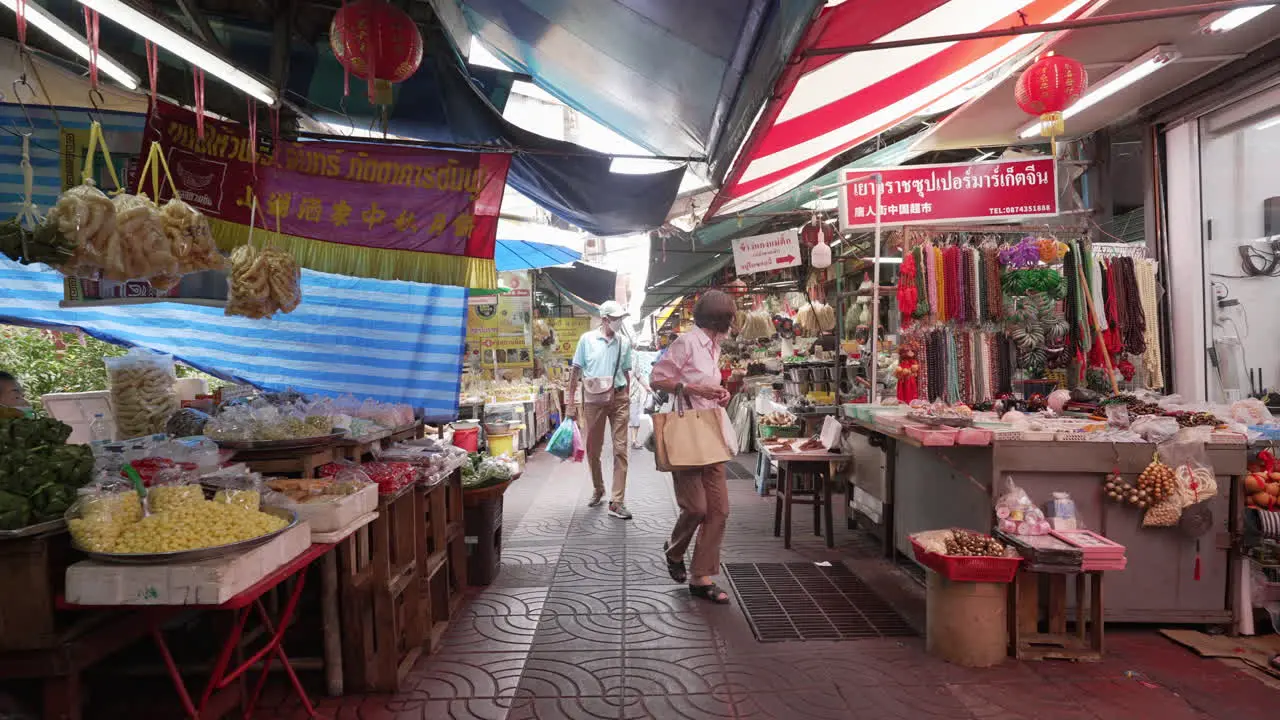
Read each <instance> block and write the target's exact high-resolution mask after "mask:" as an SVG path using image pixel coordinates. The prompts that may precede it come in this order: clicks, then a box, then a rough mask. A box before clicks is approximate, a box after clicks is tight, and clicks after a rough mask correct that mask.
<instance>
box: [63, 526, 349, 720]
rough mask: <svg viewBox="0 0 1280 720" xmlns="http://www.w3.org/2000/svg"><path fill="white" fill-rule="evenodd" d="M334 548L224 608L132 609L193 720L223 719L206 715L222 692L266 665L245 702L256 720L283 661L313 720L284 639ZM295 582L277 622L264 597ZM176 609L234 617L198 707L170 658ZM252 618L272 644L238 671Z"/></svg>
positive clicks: (291, 565) (308, 555) (288, 566)
mask: <svg viewBox="0 0 1280 720" xmlns="http://www.w3.org/2000/svg"><path fill="white" fill-rule="evenodd" d="M333 548H334V546H333V545H326V544H313V545H311V546H310V547H308V548H307V550H305V551H304V552H302V554H300V555H298V556H297V557H295V558H294V559H293V560H290V561H289V562H287V563H285V564H284V565H281V566H280V567H279V568H277V569H276V570H275V571H273V572H272V573H271V574H270V575H267V576H266V577H264V578H263V579H262V580H259V581H258V582H257V583H256V584H255V585H253V586H251V587H250V588H249V589H247V590H245V591H244V592H242V593H240V594H239V595H236V596H235V597H233V598H231V599H230V600H227V601H226V602H224V603H222V604H220V605H180V606H175V605H148V606H134V607H132V609H136V610H138V611H139V612H143V613H147V614H148V615H149V617H148V622H149V624H150V631H151V637H152V639H153V640H154V641H155V644H156V648H157V649H158V650H159V651H160V656H161V658H162V659H163V660H164V664H165V667H166V668H167V669H168V671H169V677H170V679H172V680H173V686H174V689H175V690H177V692H178V698H179V699H180V700H181V701H182V707H183V709H184V710H185V711H186V714H187V717H188V718H190V720H202V719H203V718H207V717H218V716H220V715H221V714H222V713H219V712H215V713H212V714H210V715H206V714H205V712H206V711H207V710H209V709H210V708H211V706H212V705H213V702H214V700H215V699H216V698H218V697H219V695H221V694H222V693H221V691H224V690H227V689H228V688H229V687H230V686H231V685H232V684H233V683H237V682H238V681H242V680H243V676H244V675H245V674H246V673H247V672H248V670H249V669H250V668H251V667H253V665H254V664H255V663H258V662H261V663H262V670H261V674H260V675H259V676H258V680H257V682H256V683H255V684H254V687H253V692H252V693H251V694H250V695H249V697H248V698H247V699H244V698H243V694H242V696H241V697H242V699H243V700H244V702H243V705H244V707H243V708H242V711H243V716H244V717H245V718H250V717H252V716H253V711H254V707H255V706H256V705H257V704H258V699H259V697H260V696H261V694H262V689H263V686H264V685H265V684H266V681H267V676H268V675H269V674H270V670H271V665H272V663H273V662H274V661H276V660H279V661H280V664H281V666H282V667H283V668H284V672H285V675H287V676H288V678H289V682H290V684H292V685H293V690H294V692H295V693H296V694H297V695H298V699H299V700H301V701H302V706H303V708H305V709H306V711H307V714H308V715H309V716H310V717H315V714H316V712H315V708H314V706H312V704H311V700H310V699H309V698H308V697H307V693H306V691H305V690H304V689H303V687H302V683H301V682H299V681H298V676H297V674H296V673H295V672H294V671H293V666H292V665H291V664H290V662H289V656H288V655H286V654H285V651H284V647H283V645H282V644H281V640H282V639H283V638H284V632H285V630H286V629H287V628H288V627H289V623H290V621H291V620H292V619H293V613H294V611H295V610H297V608H298V599H299V598H300V597H301V596H302V588H303V585H304V584H305V581H306V576H307V569H308V568H309V567H310V566H311V564H312V563H314V562H315V561H316V560H319V559H320V558H322V557H324V555H325V554H326V553H328V552H330V551H331V550H333ZM289 578H297V581H296V582H295V583H294V584H293V589H292V590H291V591H290V592H289V596H288V599H287V600H286V601H285V603H284V606H283V608H282V609H281V611H280V615H279V617H277V618H275V619H274V620H273V619H272V618H271V615H270V614H269V613H268V612H267V609H266V606H265V605H263V602H262V596H263V595H265V594H266V593H267V592H268V591H270V590H273V589H275V588H276V587H278V586H280V585H281V584H282V583H284V582H285V581H286V580H288V579H289ZM60 606H61V607H62V608H64V609H67V610H77V609H88V607H89V606H85V605H72V604H69V603H67V602H65V600H61V601H60ZM175 608H180V609H190V610H217V611H227V612H230V613H232V617H231V623H230V628H231V629H230V631H229V632H228V634H227V638H226V640H225V641H224V642H223V644H222V648H221V650H219V651H218V656H217V659H216V660H215V661H214V665H213V672H212V674H211V675H210V677H209V680H208V682H207V683H206V684H205V686H204V691H203V692H201V694H200V700H199V704H198V705H197V704H196V702H195V701H193V700H192V697H191V694H190V693H189V692H188V691H187V686H186V683H185V682H184V681H183V679H182V673H181V671H180V670H179V669H178V666H177V663H175V662H174V660H173V655H172V653H170V652H169V644H168V643H167V642H166V641H165V639H164V632H163V625H164V622H165V621H166V620H168V619H169V618H171V617H172V615H173V611H174V609H175ZM251 614H256V615H257V616H258V619H259V621H260V622H261V623H262V626H263V628H264V629H265V631H266V634H267V641H266V644H264V645H263V646H262V648H260V649H259V650H257V651H256V652H254V653H253V654H252V655H251V656H250V657H248V658H245V659H244V661H243V662H241V663H240V664H239V665H237V666H236V667H234V668H233V667H231V663H232V658H233V657H234V656H235V653H236V650H237V648H238V647H239V645H240V640H241V638H242V637H243V636H244V630H245V625H246V623H247V622H248V620H249V616H250V615H251ZM219 704H221V703H219Z"/></svg>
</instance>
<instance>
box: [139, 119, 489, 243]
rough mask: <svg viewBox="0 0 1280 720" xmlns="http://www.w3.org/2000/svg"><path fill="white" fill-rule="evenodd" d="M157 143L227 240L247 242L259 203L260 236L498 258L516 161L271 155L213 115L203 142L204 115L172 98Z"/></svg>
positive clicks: (379, 150) (282, 149)
mask: <svg viewBox="0 0 1280 720" xmlns="http://www.w3.org/2000/svg"><path fill="white" fill-rule="evenodd" d="M146 137H147V138H152V139H156V141H158V142H160V143H161V145H162V146H163V147H164V150H165V156H166V158H167V159H168V162H169V167H170V168H171V170H172V173H173V178H174V181H175V183H176V184H177V187H178V191H179V193H180V194H181V196H182V199H183V200H185V201H187V203H189V204H191V205H192V206H194V207H196V208H197V209H199V210H200V211H202V212H204V213H205V214H206V215H208V216H209V217H210V219H211V221H212V224H213V225H214V232H215V235H217V236H218V239H219V241H220V244H223V245H226V244H235V243H237V242H243V239H244V238H245V237H247V235H248V228H249V224H250V222H251V216H252V209H253V200H254V197H255V196H256V197H257V201H258V206H259V207H258V218H257V225H258V228H259V232H260V231H261V229H263V228H266V229H268V230H270V231H273V232H274V231H278V232H280V233H283V234H284V235H287V236H293V237H299V238H305V239H309V240H319V241H324V242H330V243H339V244H343V245H353V246H359V247H362V248H372V249H379V250H406V251H412V252H423V253H438V254H444V255H455V256H466V257H471V258H482V259H492V258H493V253H494V244H495V237H496V232H497V226H498V210H499V207H500V206H501V204H502V193H503V188H504V186H505V184H506V176H507V168H508V166H509V164H510V157H509V156H507V155H503V154H497V153H463V152H450V151H443V150H431V149H426V148H417V147H399V146H397V147H393V146H388V145H376V144H371V143H347V142H330V141H308V142H284V141H281V142H278V143H275V144H274V145H273V146H272V147H271V148H270V149H266V148H263V147H260V145H259V142H258V138H252V137H250V133H249V129H248V128H247V127H246V126H244V125H240V124H235V123H224V122H218V121H215V120H213V119H206V120H205V122H204V129H203V134H201V133H200V132H199V130H198V129H197V127H196V118H195V115H194V114H193V113H191V112H189V111H187V110H185V109H183V108H180V107H177V106H175V105H170V104H168V103H164V102H157V103H155V104H154V106H153V108H152V111H151V113H150V115H149V116H148V118H147V133H146ZM146 150H147V147H145V146H144V147H143V151H144V152H145V151H146ZM135 182H136V179H135ZM237 233H238V234H239V235H240V236H241V237H231V238H228V237H227V236H229V235H235V234H237ZM228 239H230V240H231V242H230V243H228V242H227V241H228ZM300 260H302V261H303V263H304V264H306V263H305V258H300Z"/></svg>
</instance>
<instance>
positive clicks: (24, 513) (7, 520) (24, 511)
mask: <svg viewBox="0 0 1280 720" xmlns="http://www.w3.org/2000/svg"><path fill="white" fill-rule="evenodd" d="M30 519H31V503H29V502H27V499H26V498H24V497H22V496H21V495H15V494H14V493H11V492H7V491H5V490H0V530H17V529H18V528H21V527H26V526H27V525H30V524H31V523H30Z"/></svg>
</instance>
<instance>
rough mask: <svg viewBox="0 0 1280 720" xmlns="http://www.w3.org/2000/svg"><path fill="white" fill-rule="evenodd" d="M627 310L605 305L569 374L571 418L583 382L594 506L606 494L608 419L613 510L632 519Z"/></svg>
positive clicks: (583, 339)
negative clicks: (604, 461) (603, 458)
mask: <svg viewBox="0 0 1280 720" xmlns="http://www.w3.org/2000/svg"><path fill="white" fill-rule="evenodd" d="M626 317H627V312H626V311H625V310H623V309H622V306H621V305H619V304H618V303H616V302H614V301H612V300H610V301H608V302H606V303H603V304H601V305H600V327H599V329H596V330H589V331H587V332H585V333H583V334H582V337H580V338H578V349H577V350H576V351H575V352H574V353H573V372H572V373H571V374H570V376H569V398H570V402H569V407H568V408H567V410H566V412H567V413H568V414H569V416H570V417H573V416H575V415H577V412H578V400H579V398H578V387H579V385H580V384H581V387H582V397H581V398H580V400H581V404H582V427H583V432H584V434H585V435H586V438H587V464H588V466H590V468H591V482H592V484H593V485H594V486H595V492H594V493H592V495H591V502H590V503H588V505H589V506H590V507H595V506H597V505H599V504H600V502H601V501H602V500H603V499H604V470H603V468H602V467H601V465H600V453H601V451H602V450H603V449H604V426H605V423H606V422H607V423H608V424H609V430H610V432H611V433H612V437H613V491H612V494H611V495H610V497H609V514H610V515H612V516H614V517H616V518H622V519H623V520H630V519H631V513H630V512H628V511H627V506H626V505H625V503H624V501H625V499H626V497H625V496H626V493H627V463H628V461H629V460H630V456H629V453H630V449H629V448H628V446H627V425H628V420H629V410H630V408H631V355H632V352H631V351H632V349H633V348H632V347H631V342H630V341H629V340H628V339H627V337H626V336H625V335H624V334H623V333H622V332H619V331H620V330H621V329H622V322H623V319H624V318H626Z"/></svg>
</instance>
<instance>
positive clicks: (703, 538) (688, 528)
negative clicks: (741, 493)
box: [667, 463, 729, 577]
mask: <svg viewBox="0 0 1280 720" xmlns="http://www.w3.org/2000/svg"><path fill="white" fill-rule="evenodd" d="M672 476H673V477H674V481H675V489H676V504H677V505H679V506H680V517H679V518H678V519H677V520H676V526H675V529H673V530H672V531H671V545H670V546H669V547H668V549H667V557H668V558H670V559H672V560H680V559H683V558H684V553H685V551H686V550H687V549H688V548H689V543H690V542H691V541H692V540H693V536H694V533H695V532H696V533H697V535H698V544H697V545H696V546H695V547H694V548H693V565H691V566H690V568H689V575H690V577H699V576H708V577H714V576H716V575H719V574H720V545H721V544H722V543H723V542H724V528H725V523H726V521H727V520H728V519H729V488H728V486H727V485H726V484H725V476H724V463H717V464H715V465H707V466H706V467H700V468H694V469H692V470H680V471H678V472H674V473H672Z"/></svg>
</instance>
